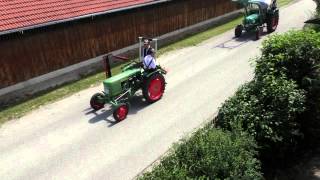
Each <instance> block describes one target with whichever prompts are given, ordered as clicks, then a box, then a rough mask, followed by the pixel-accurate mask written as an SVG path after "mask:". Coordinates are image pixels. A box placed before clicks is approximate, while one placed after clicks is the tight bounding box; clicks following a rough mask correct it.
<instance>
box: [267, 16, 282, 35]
mask: <svg viewBox="0 0 320 180" xmlns="http://www.w3.org/2000/svg"><path fill="white" fill-rule="evenodd" d="M278 24H279V15H278V14H274V15H272V16H270V17H269V18H268V20H267V29H268V33H272V32H274V31H275V30H276V29H277V27H278Z"/></svg>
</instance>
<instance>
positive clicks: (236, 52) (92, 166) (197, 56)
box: [0, 0, 315, 180]
mask: <svg viewBox="0 0 320 180" xmlns="http://www.w3.org/2000/svg"><path fill="white" fill-rule="evenodd" d="M314 8H315V4H314V3H313V2H312V0H302V1H300V2H298V3H295V4H293V5H291V6H290V7H286V8H284V9H282V10H281V20H280V27H279V30H278V32H284V31H287V30H289V29H292V28H294V29H297V28H301V27H303V25H304V24H303V22H304V21H305V20H306V19H308V18H309V17H311V14H312V11H313V9H314ZM232 38H233V31H230V32H227V33H225V34H223V35H221V36H218V37H215V38H212V39H210V40H208V41H206V42H204V43H202V44H200V45H198V46H195V47H190V48H186V49H183V50H179V51H176V52H172V53H169V54H167V55H165V56H162V57H161V58H160V61H161V64H162V65H164V66H165V67H167V68H168V69H169V71H170V72H169V74H168V75H167V77H166V78H167V81H168V86H167V89H166V93H165V95H164V97H163V99H162V100H161V101H159V102H157V103H155V104H152V105H149V106H147V105H146V103H145V102H144V101H142V100H141V97H137V98H135V99H134V100H133V101H132V109H131V111H130V114H129V116H128V118H127V119H126V120H125V121H123V122H121V123H118V124H115V123H114V121H113V119H112V112H111V111H110V110H109V109H108V108H106V109H104V110H101V111H98V112H97V113H92V112H91V110H90V108H89V99H90V97H91V95H92V94H94V93H95V92H98V91H100V90H102V87H94V88H90V89H87V90H84V91H81V92H79V93H77V94H75V95H73V96H71V97H69V98H66V99H63V100H61V101H59V102H56V103H53V104H51V105H47V106H44V107H42V108H40V109H39V110H36V111H34V112H32V113H30V114H28V115H27V116H25V117H23V118H21V119H18V120H14V121H11V122H8V123H6V124H5V125H3V127H2V128H1V129H0V142H1V143H0V177H1V179H33V180H35V179H112V180H117V179H121V180H124V179H132V178H133V177H135V175H136V174H137V173H139V172H141V171H142V170H143V169H144V168H145V167H147V166H148V165H149V164H150V163H152V162H153V161H154V160H156V159H157V158H158V157H159V156H161V155H162V154H163V153H164V152H166V151H167V150H168V148H169V147H170V146H171V145H172V143H173V142H176V141H177V140H179V139H180V138H181V137H183V136H184V135H185V134H186V133H188V132H190V131H192V130H194V129H195V128H197V127H199V126H200V125H201V124H202V123H204V122H205V121H208V120H210V119H211V118H212V117H213V114H214V113H215V112H216V111H217V109H218V107H219V106H220V105H221V103H222V102H223V101H224V100H225V99H226V98H227V97H229V96H231V95H232V94H233V93H234V92H235V90H236V89H237V88H238V87H239V86H240V85H241V84H243V83H244V82H246V81H249V80H250V79H252V76H253V75H252V74H253V68H252V66H251V65H250V62H249V59H250V58H252V57H255V56H257V55H258V54H259V46H260V44H261V42H262V40H260V41H252V39H253V38H254V36H248V37H246V38H243V39H240V40H234V39H232ZM264 38H266V36H265V37H264Z"/></svg>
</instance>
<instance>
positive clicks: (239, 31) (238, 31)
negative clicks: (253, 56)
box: [234, 25, 243, 38]
mask: <svg viewBox="0 0 320 180" xmlns="http://www.w3.org/2000/svg"><path fill="white" fill-rule="evenodd" d="M242 31H243V26H242V25H238V26H237V27H236V29H235V30H234V35H235V37H236V38H239V37H240V36H241V35H242Z"/></svg>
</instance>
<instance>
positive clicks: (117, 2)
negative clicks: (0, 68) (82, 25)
mask: <svg viewBox="0 0 320 180" xmlns="http://www.w3.org/2000/svg"><path fill="white" fill-rule="evenodd" d="M151 1H154V0H0V32H1V31H8V30H12V29H18V28H25V27H29V26H34V25H40V24H44V23H47V22H54V21H59V20H64V19H70V18H74V17H79V16H83V15H88V14H93V13H99V12H106V11H110V10H114V9H120V8H124V7H130V6H134V5H139V4H144V3H148V2H151Z"/></svg>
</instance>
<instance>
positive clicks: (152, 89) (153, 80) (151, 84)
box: [142, 73, 165, 103]
mask: <svg viewBox="0 0 320 180" xmlns="http://www.w3.org/2000/svg"><path fill="white" fill-rule="evenodd" d="M164 89H165V79H164V77H163V76H162V74H160V73H156V74H153V75H152V76H150V77H149V78H148V79H147V80H146V82H145V84H144V86H143V89H142V92H143V96H144V98H145V99H146V100H147V102H149V103H154V102H156V101H158V100H159V99H161V98H162V95H163V93H164Z"/></svg>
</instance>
